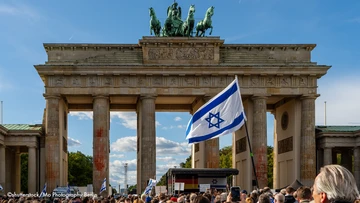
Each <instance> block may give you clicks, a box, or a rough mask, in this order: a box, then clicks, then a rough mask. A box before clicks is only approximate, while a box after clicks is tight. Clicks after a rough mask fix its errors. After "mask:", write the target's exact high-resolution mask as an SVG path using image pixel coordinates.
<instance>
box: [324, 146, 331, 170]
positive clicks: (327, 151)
mask: <svg viewBox="0 0 360 203" xmlns="http://www.w3.org/2000/svg"><path fill="white" fill-rule="evenodd" d="M330 164H332V148H331V147H325V148H324V166H326V165H330Z"/></svg>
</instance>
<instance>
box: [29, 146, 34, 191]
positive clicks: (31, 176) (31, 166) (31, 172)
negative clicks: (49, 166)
mask: <svg viewBox="0 0 360 203" xmlns="http://www.w3.org/2000/svg"><path fill="white" fill-rule="evenodd" d="M28 150H29V156H28V191H29V193H30V194H34V193H35V192H36V147H34V146H29V147H28Z"/></svg>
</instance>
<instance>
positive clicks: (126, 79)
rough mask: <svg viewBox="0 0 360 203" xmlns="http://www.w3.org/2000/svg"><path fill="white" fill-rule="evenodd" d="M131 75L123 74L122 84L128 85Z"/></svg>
mask: <svg viewBox="0 0 360 203" xmlns="http://www.w3.org/2000/svg"><path fill="white" fill-rule="evenodd" d="M129 84H130V82H129V77H128V76H121V77H120V86H127V85H129Z"/></svg>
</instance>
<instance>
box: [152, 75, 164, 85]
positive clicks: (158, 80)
mask: <svg viewBox="0 0 360 203" xmlns="http://www.w3.org/2000/svg"><path fill="white" fill-rule="evenodd" d="M152 84H153V85H154V86H160V85H163V80H162V77H161V76H155V77H153V78H152Z"/></svg>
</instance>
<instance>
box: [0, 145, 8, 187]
mask: <svg viewBox="0 0 360 203" xmlns="http://www.w3.org/2000/svg"><path fill="white" fill-rule="evenodd" d="M5 159H6V156H5V146H4V145H0V185H2V186H3V187H4V192H8V191H9V190H8V189H7V188H6V187H5V178H6V170H5V166H6V160H5Z"/></svg>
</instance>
